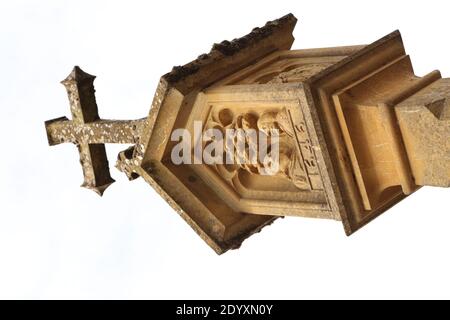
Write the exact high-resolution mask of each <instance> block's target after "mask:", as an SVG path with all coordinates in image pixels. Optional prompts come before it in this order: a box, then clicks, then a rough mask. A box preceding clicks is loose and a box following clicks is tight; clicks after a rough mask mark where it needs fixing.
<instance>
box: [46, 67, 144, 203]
mask: <svg viewBox="0 0 450 320" xmlns="http://www.w3.org/2000/svg"><path fill="white" fill-rule="evenodd" d="M94 79H95V76H93V75H90V74H88V73H86V72H84V71H83V70H81V69H80V68H79V67H78V66H76V67H74V69H73V70H72V72H71V73H70V74H69V76H68V77H67V78H66V79H64V80H63V81H62V82H61V83H62V84H63V85H64V86H65V87H66V90H67V94H68V96H69V102H70V111H71V113H72V120H69V119H67V118H66V117H61V118H57V119H53V120H49V121H46V122H45V127H46V130H47V137H48V142H49V144H50V145H51V146H53V145H57V144H60V143H67V142H71V143H74V144H75V145H76V146H77V148H78V151H79V154H80V163H81V166H82V169H83V175H84V182H83V184H82V185H81V186H82V187H85V188H87V189H91V190H93V191H95V192H96V193H98V194H99V195H103V192H104V191H105V189H106V188H108V187H109V186H110V185H111V184H112V183H113V182H114V179H113V178H111V175H110V172H109V165H108V158H107V155H106V150H105V145H104V144H105V143H123V144H134V143H136V141H137V139H138V137H139V135H140V133H141V131H142V127H143V124H144V121H145V119H141V120H102V119H100V117H99V114H98V107H97V103H96V100H95V89H94Z"/></svg>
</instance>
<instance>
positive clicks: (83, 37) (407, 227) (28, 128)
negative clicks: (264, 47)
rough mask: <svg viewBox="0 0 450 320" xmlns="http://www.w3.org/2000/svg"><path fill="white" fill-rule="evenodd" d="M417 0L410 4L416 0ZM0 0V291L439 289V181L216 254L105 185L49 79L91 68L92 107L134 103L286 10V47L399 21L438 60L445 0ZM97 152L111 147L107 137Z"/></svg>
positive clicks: (342, 41) (142, 107) (132, 110)
mask: <svg viewBox="0 0 450 320" xmlns="http://www.w3.org/2000/svg"><path fill="white" fill-rule="evenodd" d="M418 3H420V5H419V4H418ZM418 3H415V2H412V1H371V2H367V3H364V2H362V1H352V2H346V1H330V2H324V1H299V0H296V1H281V0H277V1H242V0H241V1H236V2H235V1H230V0H227V1H212V0H210V1H145V2H144V1H142V2H138V1H123V2H115V1H92V0H91V1H80V0H77V1H61V0H59V1H56V0H55V1H44V0H41V1H28V2H24V1H12V0H10V1H5V0H2V1H1V3H0V48H1V50H0V71H1V76H0V116H1V125H0V137H1V139H2V140H1V141H2V152H1V158H0V298H139V299H141V298H194V299H195V298H236V299H240V298H450V272H449V270H450V256H449V244H450V232H449V230H450V205H449V203H450V202H449V196H450V190H446V189H439V188H423V189H422V190H420V191H419V192H417V193H416V194H414V195H412V196H411V197H409V198H408V199H406V200H405V201H403V202H401V203H400V204H398V205H397V206H396V207H394V208H393V209H391V210H389V211H388V212H386V213H385V214H383V215H382V216H381V217H380V218H378V219H376V220H375V221H373V222H372V223H370V224H369V225H368V226H367V227H365V228H364V229H362V230H360V231H358V232H357V233H356V234H354V235H352V236H351V237H346V236H345V234H344V231H343V228H342V225H341V224H340V223H339V222H336V221H324V220H313V219H303V218H286V219H279V220H277V221H276V222H275V223H274V224H273V225H272V226H270V227H268V228H265V229H264V230H263V231H262V232H261V233H259V234H256V235H254V236H253V237H251V238H250V239H249V240H247V241H245V242H244V244H243V246H242V248H241V249H239V250H235V251H230V252H228V253H226V254H224V255H222V256H217V255H216V254H215V253H214V252H213V251H212V250H211V249H210V248H209V247H208V246H207V245H206V244H205V243H203V241H202V240H201V239H200V238H199V237H198V236H197V235H196V234H195V233H194V232H193V231H192V230H191V229H190V227H189V226H188V225H187V224H186V223H185V222H184V221H183V220H182V219H181V218H180V217H179V216H178V215H177V214H176V213H175V212H174V211H173V210H172V209H171V208H170V207H169V206H168V205H167V204H166V203H165V202H164V200H162V199H161V198H160V197H159V196H158V194H157V193H156V192H155V191H154V190H153V189H152V188H151V187H149V186H148V185H146V184H145V183H144V182H143V181H142V180H137V181H134V182H128V180H127V179H126V177H125V176H124V175H123V174H121V173H120V172H118V171H117V170H115V169H114V168H112V175H113V177H114V178H115V179H116V180H117V183H115V184H114V185H112V186H111V187H110V188H109V189H108V190H107V191H106V193H105V195H104V197H103V198H100V197H98V196H97V195H96V194H94V193H93V192H91V191H88V190H86V189H81V188H79V187H78V186H79V185H80V184H81V182H82V173H81V167H80V165H79V162H78V153H77V150H76V148H75V147H74V146H73V145H69V144H68V145H59V146H55V147H52V148H50V147H48V146H47V140H46V134H45V129H44V121H45V120H47V119H52V118H56V117H59V116H63V115H66V116H69V115H70V113H69V104H68V100H67V96H66V92H65V89H64V87H63V86H62V85H60V84H59V81H60V80H62V79H64V78H65V77H66V76H67V75H68V73H69V72H70V71H71V69H72V67H73V65H75V64H78V65H80V66H81V67H82V68H83V69H84V70H85V71H87V72H89V73H92V74H95V75H97V80H96V82H95V85H96V89H97V102H98V104H99V109H100V115H101V116H102V117H103V118H117V119H128V118H130V119H131V118H139V117H141V116H146V115H147V112H148V109H149V106H150V103H151V100H152V97H153V93H154V90H155V88H156V84H157V82H158V79H159V77H160V76H161V75H162V74H164V73H166V72H168V71H169V70H170V69H171V68H172V66H173V65H180V64H184V63H186V62H188V61H191V60H192V59H194V58H195V57H197V56H198V55H199V54H201V53H204V52H207V51H209V49H210V46H211V45H212V43H214V42H219V41H222V40H224V39H233V38H235V37H238V36H242V35H244V34H246V33H248V32H249V31H250V30H251V29H252V28H253V27H255V26H261V25H263V24H264V23H265V22H266V21H267V20H271V19H275V18H278V17H280V16H282V15H284V14H286V13H288V12H292V13H294V14H295V15H296V16H297V18H298V19H299V22H298V24H297V28H296V29H295V33H294V34H295V37H296V41H295V43H294V46H293V48H296V49H299V48H310V47H311V48H313V47H325V46H338V45H353V44H364V43H370V42H372V41H375V40H377V39H378V38H380V37H382V36H384V35H385V34H387V33H389V32H391V31H393V30H395V29H400V30H401V32H402V35H403V40H404V42H405V46H406V49H407V51H408V53H410V54H411V56H412V60H413V64H414V66H415V71H416V74H417V75H424V74H425V73H428V72H429V71H432V70H434V69H437V68H439V69H440V70H441V72H442V74H443V76H449V74H450V61H449V59H448V57H449V55H450V42H449V41H448V32H449V29H450V21H449V20H448V12H449V7H448V6H449V5H448V2H446V1H430V0H428V1H420V2H418ZM107 149H108V155H109V159H110V163H111V164H114V162H115V158H116V154H117V152H118V151H120V150H122V149H124V146H120V145H119V146H116V145H113V146H108V147H107Z"/></svg>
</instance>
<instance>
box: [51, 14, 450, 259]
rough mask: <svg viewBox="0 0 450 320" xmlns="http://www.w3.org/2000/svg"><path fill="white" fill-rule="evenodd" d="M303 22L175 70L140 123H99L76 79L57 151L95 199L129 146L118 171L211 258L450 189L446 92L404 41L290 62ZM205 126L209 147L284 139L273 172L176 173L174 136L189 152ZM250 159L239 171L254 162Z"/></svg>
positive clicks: (274, 24)
mask: <svg viewBox="0 0 450 320" xmlns="http://www.w3.org/2000/svg"><path fill="white" fill-rule="evenodd" d="M296 21H297V20H296V18H295V17H294V16H293V15H287V16H285V17H282V18H280V19H278V20H274V21H270V22H268V23H267V24H266V25H265V26H264V27H262V28H256V29H254V30H253V31H252V32H251V33H250V34H248V35H247V36H244V37H241V38H238V39H234V40H232V41H223V42H221V43H219V44H215V45H214V46H213V48H212V49H211V51H210V52H209V53H208V54H203V55H200V56H199V57H198V58H197V59H196V60H194V61H192V62H190V63H188V64H186V65H184V66H179V67H174V69H173V70H172V71H171V72H170V73H168V74H166V75H164V76H162V77H161V80H160V83H159V86H158V88H157V91H156V93H155V96H154V99H153V103H152V106H151V109H150V112H149V114H148V116H147V117H146V118H144V119H140V120H130V121H116V120H102V119H100V117H99V116H98V110H97V105H96V103H95V96H94V88H93V80H94V77H93V76H91V75H89V74H86V73H84V72H82V71H81V70H80V69H79V68H77V67H76V68H75V69H74V71H73V72H72V73H71V75H70V76H69V77H68V78H67V79H66V80H64V81H63V84H64V85H65V86H66V88H67V90H68V93H69V100H70V105H71V111H72V117H73V120H71V121H69V120H68V119H67V118H58V119H55V120H51V121H48V122H46V128H47V135H48V140H49V144H50V145H54V144H58V143H63V142H71V143H74V144H76V145H77V146H78V148H79V150H80V158H81V162H82V167H83V172H84V176H85V183H84V186H86V187H88V188H91V189H93V190H94V191H96V192H98V193H100V194H101V193H102V192H103V191H104V189H105V188H106V187H107V186H108V185H109V184H111V183H112V182H113V180H112V178H111V177H110V174H109V168H108V161H107V159H106V153H105V149H104V143H124V144H131V145H132V146H131V147H129V148H128V149H126V150H124V151H123V152H121V153H120V154H119V156H118V160H117V163H116V167H117V168H118V169H119V170H120V171H122V172H124V173H125V174H126V175H127V177H128V178H129V179H130V180H133V179H136V178H137V177H142V178H143V179H144V180H145V181H146V182H147V183H149V184H150V185H151V186H152V187H153V188H155V190H156V191H157V192H158V193H159V194H160V195H161V196H162V197H163V198H164V199H165V200H166V201H167V202H168V203H169V204H170V205H171V206H172V207H173V208H174V209H175V211H176V212H178V213H179V214H180V216H181V217H182V218H183V219H184V220H185V221H186V222H187V223H188V224H189V225H190V226H191V227H192V228H193V229H194V230H195V231H196V232H197V233H198V234H199V236H200V237H201V238H202V239H204V240H205V241H206V242H207V243H208V244H209V245H210V246H211V247H212V248H213V249H214V250H215V251H216V252H217V253H223V252H225V251H226V250H228V249H233V248H237V247H239V246H240V244H241V243H242V241H243V240H244V239H245V238H247V237H249V236H251V235H252V234H253V233H255V232H258V231H260V230H261V229H262V228H263V227H264V226H266V225H268V224H270V223H272V222H273V221H274V220H275V219H276V218H277V217H279V216H303V217H315V218H326V219H334V220H341V221H342V223H343V225H344V228H345V231H346V233H347V234H351V233H353V232H355V231H356V230H358V229H359V228H361V227H362V226H364V225H365V224H366V223H368V222H369V221H371V220H372V219H374V218H375V217H377V216H378V215H379V214H381V213H383V212H385V211H386V210H387V209H388V208H389V207H391V206H393V205H394V204H396V203H397V202H398V201H400V200H402V199H404V198H405V197H407V196H408V195H410V194H412V193H413V192H414V191H416V190H417V189H418V188H420V187H421V186H425V185H433V186H442V187H449V186H450V161H449V160H450V142H449V141H450V103H449V101H450V79H441V75H440V73H439V72H437V71H433V72H430V73H429V74H428V75H426V76H424V77H417V76H415V75H414V72H413V69H412V65H411V61H410V59H409V56H408V55H406V53H405V50H404V47H403V42H402V39H401V36H400V33H399V32H398V31H395V32H393V33H391V34H389V35H387V36H386V37H384V38H382V39H380V40H378V41H376V42H374V43H372V44H370V45H368V46H349V47H337V48H321V49H304V50H289V49H290V46H291V44H292V42H293V40H294V38H293V36H292V31H293V28H294V26H295V24H296ZM198 121H202V122H204V124H205V126H204V127H203V128H202V131H201V133H205V132H206V131H207V130H208V129H217V130H219V131H220V132H225V131H226V130H227V129H230V128H233V129H252V130H254V131H255V132H258V133H263V134H265V135H266V136H270V135H271V133H270V129H273V128H276V129H277V130H280V132H281V135H280V146H281V148H280V149H279V159H280V164H281V165H280V168H279V171H277V172H276V173H275V174H273V175H269V176H268V175H265V174H264V170H263V167H262V165H263V162H262V161H261V159H260V161H259V162H258V161H256V162H251V163H250V164H249V162H244V163H241V162H239V161H238V162H237V165H228V164H205V163H202V162H199V163H196V161H195V159H193V162H192V163H182V164H175V163H174V162H173V159H172V158H171V151H172V150H173V148H174V146H175V145H176V143H177V142H175V141H172V140H171V134H172V133H173V132H174V130H175V129H178V128H183V129H186V130H187V131H188V132H189V136H190V138H189V139H192V146H193V147H192V148H193V149H194V148H195V145H196V144H195V123H196V122H198ZM258 139H260V138H258ZM258 141H259V140H258ZM209 143H211V141H209V140H207V141H202V140H201V145H200V146H201V147H206V146H207V145H208V144H209ZM246 146H247V148H246V149H245V148H244V149H242V150H241V151H239V152H235V153H232V158H236V159H249V158H250V157H251V156H250V153H251V152H250V151H251V150H260V149H259V148H260V146H259V145H257V144H255V140H246ZM236 150H238V149H236ZM191 151H192V150H191ZM223 151H224V153H226V151H227V149H226V148H225V149H224V150H223ZM269 160H270V158H269Z"/></svg>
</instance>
